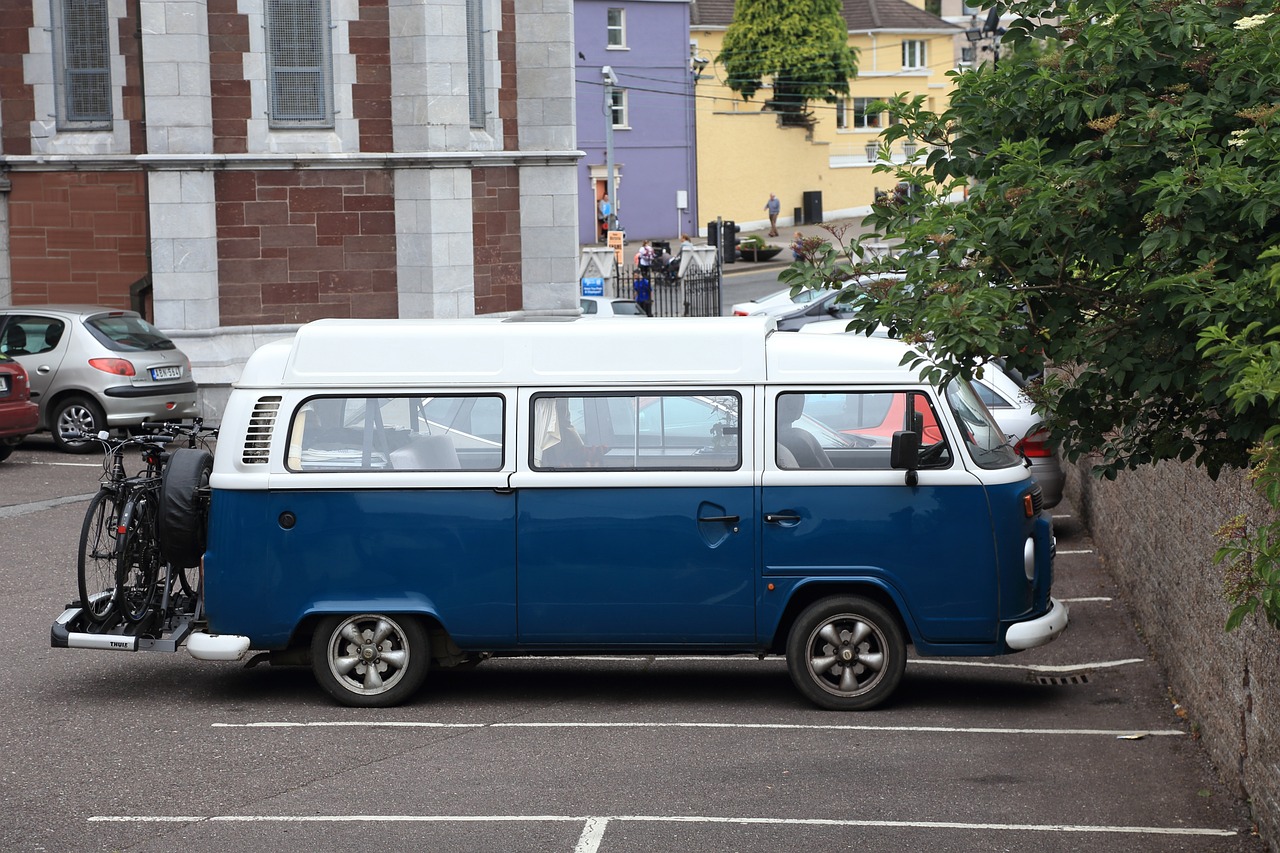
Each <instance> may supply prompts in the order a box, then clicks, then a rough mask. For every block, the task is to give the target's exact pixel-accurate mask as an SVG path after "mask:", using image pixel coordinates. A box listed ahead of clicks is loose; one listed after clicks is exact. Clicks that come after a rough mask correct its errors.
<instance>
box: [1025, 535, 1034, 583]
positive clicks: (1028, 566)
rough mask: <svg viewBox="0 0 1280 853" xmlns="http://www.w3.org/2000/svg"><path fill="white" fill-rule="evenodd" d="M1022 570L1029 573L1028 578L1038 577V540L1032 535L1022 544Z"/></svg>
mask: <svg viewBox="0 0 1280 853" xmlns="http://www.w3.org/2000/svg"><path fill="white" fill-rule="evenodd" d="M1022 570H1023V571H1024V572H1026V573H1027V580H1029V581H1033V580H1035V579H1036V540H1034V539H1032V538H1031V537H1030V536H1028V537H1027V541H1026V544H1025V545H1023V546H1022Z"/></svg>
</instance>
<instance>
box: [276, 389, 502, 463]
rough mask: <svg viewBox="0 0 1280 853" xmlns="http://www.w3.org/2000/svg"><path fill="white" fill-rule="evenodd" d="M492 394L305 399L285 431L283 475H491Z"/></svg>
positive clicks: (495, 431)
mask: <svg viewBox="0 0 1280 853" xmlns="http://www.w3.org/2000/svg"><path fill="white" fill-rule="evenodd" d="M503 453H504V440H503V399H502V397H501V396H498V395H496V394H482V395H444V396H422V395H404V396H395V397H312V398H310V399H308V400H306V401H305V402H304V403H303V404H302V405H301V406H300V407H299V408H298V410H297V412H296V413H295V414H294V417H293V423H292V425H291V427H290V430H289V453H288V459H287V462H286V467H288V469H289V470H290V471H304V472H305V471H456V470H462V471H498V470H501V468H502V463H503Z"/></svg>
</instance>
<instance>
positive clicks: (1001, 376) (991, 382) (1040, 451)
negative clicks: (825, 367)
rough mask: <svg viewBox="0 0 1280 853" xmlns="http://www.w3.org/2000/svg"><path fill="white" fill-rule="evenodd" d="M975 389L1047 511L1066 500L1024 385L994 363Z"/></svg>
mask: <svg viewBox="0 0 1280 853" xmlns="http://www.w3.org/2000/svg"><path fill="white" fill-rule="evenodd" d="M848 325H849V321H848V320H822V321H820V322H817V323H809V324H808V325H806V326H802V327H801V328H800V329H798V330H797V332H798V333H799V334H804V335H828V334H842V333H844V332H845V331H846V329H847V328H848ZM873 336H874V337H887V336H888V333H887V332H885V331H884V329H883V327H881V328H878V329H876V331H875V332H874V333H873ZM973 389H974V390H975V391H977V392H978V396H979V397H981V398H982V402H983V403H985V404H986V406H987V408H988V409H989V410H990V411H991V414H992V415H994V416H995V419H996V422H997V423H998V424H1000V428H1001V429H1003V430H1004V431H1005V434H1006V435H1008V436H1009V440H1010V441H1011V442H1012V443H1013V447H1014V449H1015V450H1017V451H1018V452H1019V453H1020V454H1022V456H1023V457H1024V458H1025V459H1027V460H1028V461H1029V462H1030V463H1031V475H1032V476H1033V477H1035V478H1036V482H1037V483H1039V484H1040V491H1041V492H1042V493H1043V495H1044V506H1045V509H1051V508H1052V507H1055V506H1057V505H1058V503H1059V502H1060V501H1061V500H1062V488H1063V484H1064V481H1065V479H1066V476H1065V475H1064V474H1063V471H1062V463H1061V462H1059V460H1058V456H1057V454H1056V453H1054V452H1053V448H1052V447H1050V446H1049V444H1048V440H1049V431H1048V430H1047V429H1045V426H1044V422H1043V419H1042V418H1041V417H1040V414H1039V413H1038V412H1036V407H1035V404H1034V403H1033V402H1031V398H1030V397H1028V396H1027V394H1026V392H1025V391H1023V390H1022V384H1020V383H1019V382H1017V381H1016V380H1014V379H1013V378H1012V377H1011V376H1009V374H1008V373H1007V372H1006V371H1004V370H1003V369H1002V368H1001V367H1000V366H999V365H998V364H994V363H992V364H988V365H987V366H986V368H984V370H983V373H982V378H981V379H974V381H973Z"/></svg>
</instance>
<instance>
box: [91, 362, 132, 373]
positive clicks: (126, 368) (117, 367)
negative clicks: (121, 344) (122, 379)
mask: <svg viewBox="0 0 1280 853" xmlns="http://www.w3.org/2000/svg"><path fill="white" fill-rule="evenodd" d="M89 366H90V367H93V368H96V369H98V370H101V371H102V372H103V373H114V374H115V375H116V376H134V375H136V373H137V371H135V370H134V369H133V362H131V361H129V360H128V359H125V358H91V359H89Z"/></svg>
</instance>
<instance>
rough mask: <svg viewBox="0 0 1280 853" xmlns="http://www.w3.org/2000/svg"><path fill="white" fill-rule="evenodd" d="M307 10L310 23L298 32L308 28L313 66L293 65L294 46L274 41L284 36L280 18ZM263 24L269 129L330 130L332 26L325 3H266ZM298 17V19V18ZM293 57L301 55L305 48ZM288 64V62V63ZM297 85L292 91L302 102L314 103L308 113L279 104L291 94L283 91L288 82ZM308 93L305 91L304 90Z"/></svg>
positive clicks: (280, 0)
mask: <svg viewBox="0 0 1280 853" xmlns="http://www.w3.org/2000/svg"><path fill="white" fill-rule="evenodd" d="M307 7H310V11H311V12H312V15H311V20H309V21H302V22H300V26H299V27H298V28H299V29H300V30H301V29H303V27H305V26H309V27H310V28H311V29H310V32H308V33H307V35H309V36H311V37H313V38H314V39H315V41H316V44H315V45H314V47H315V51H314V52H315V53H318V56H314V57H313V58H314V59H315V62H314V63H310V64H305V65H304V64H295V63H296V61H297V59H299V58H302V57H301V56H298V55H294V56H290V55H289V48H290V47H297V46H296V45H288V44H278V43H277V37H280V38H283V37H285V36H286V34H285V33H281V32H280V31H279V29H280V27H281V25H282V23H285V22H284V21H281V16H282V15H283V13H285V12H288V11H302V12H304V13H305V12H306V11H307ZM263 11H264V20H265V27H266V36H267V51H266V52H267V57H266V58H267V101H268V110H267V111H268V121H269V124H270V126H271V127H272V128H275V129H291V128H322V129H327V128H332V127H333V126H334V111H333V36H332V32H333V23H332V17H331V14H330V9H329V0H266V2H265V4H264V8H263ZM299 17H300V16H299ZM301 47H302V49H301V50H298V51H297V54H305V52H306V46H305V45H302V46H301ZM291 60H292V62H291ZM291 80H294V81H297V82H298V83H300V84H301V85H298V86H296V88H295V91H296V92H298V93H301V94H302V96H303V98H304V99H305V98H306V97H308V96H309V97H311V98H312V99H314V101H315V105H314V107H312V108H311V109H306V110H303V109H298V108H295V107H289V106H288V105H287V104H285V103H282V100H283V99H284V97H285V96H287V95H290V94H293V93H291V92H289V91H288V90H287V89H286V85H287V84H288V83H289V82H290V81H291ZM308 88H309V89H310V90H311V91H309V92H308V91H306V90H307V89H308Z"/></svg>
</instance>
